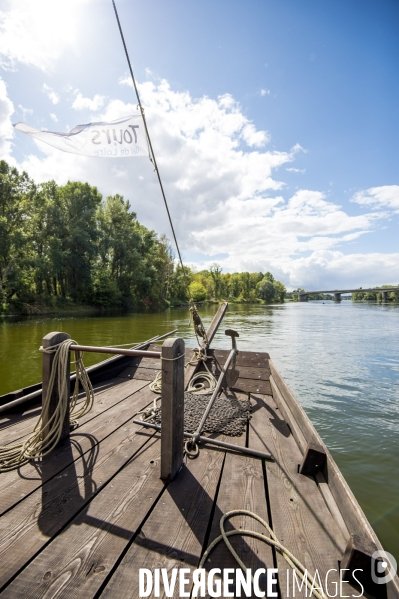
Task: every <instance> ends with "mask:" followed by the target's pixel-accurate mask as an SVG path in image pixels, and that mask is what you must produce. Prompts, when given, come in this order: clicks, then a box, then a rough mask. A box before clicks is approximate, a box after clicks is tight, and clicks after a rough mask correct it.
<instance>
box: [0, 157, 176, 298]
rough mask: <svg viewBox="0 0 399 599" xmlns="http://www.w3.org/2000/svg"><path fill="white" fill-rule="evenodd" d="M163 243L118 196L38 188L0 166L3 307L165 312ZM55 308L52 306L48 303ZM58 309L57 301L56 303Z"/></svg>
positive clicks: (167, 264)
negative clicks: (161, 308)
mask: <svg viewBox="0 0 399 599" xmlns="http://www.w3.org/2000/svg"><path fill="white" fill-rule="evenodd" d="M173 273H174V265H173V256H172V253H171V250H170V245H169V242H168V240H167V239H166V238H160V239H159V238H158V237H157V235H156V234H155V233H154V232H153V231H150V230H148V229H146V227H144V226H143V225H141V224H140V223H139V222H138V221H137V218H136V215H135V213H134V212H131V209H130V204H129V202H128V201H127V200H124V198H123V197H122V196H119V195H115V196H110V197H108V198H107V199H106V200H102V197H101V195H100V194H99V193H98V191H97V189H96V188H95V187H92V186H90V185H89V184H88V183H79V182H71V181H69V182H68V183H67V184H66V185H64V186H61V187H60V186H58V185H57V184H56V183H55V182H54V181H49V182H47V183H44V184H42V185H39V186H37V185H35V184H34V182H33V181H31V180H30V179H29V177H28V175H27V174H26V173H22V174H20V173H19V172H18V171H17V170H16V169H13V168H11V167H10V166H9V165H8V164H7V163H6V162H4V161H0V304H1V305H2V306H3V307H5V308H7V306H10V305H11V306H12V305H13V306H15V307H17V308H19V307H20V306H22V305H24V304H31V303H32V304H33V303H40V304H47V305H54V301H55V300H56V299H57V298H58V299H59V300H60V301H64V302H67V303H68V302H71V301H72V302H74V303H83V304H84V303H87V304H91V305H93V304H94V305H98V306H101V307H112V306H115V307H118V306H119V307H128V306H138V305H141V304H143V305H146V306H149V305H164V304H165V303H166V297H167V295H168V289H169V287H170V284H171V279H172V278H173ZM53 300H54V301H53ZM57 301H58V300H57Z"/></svg>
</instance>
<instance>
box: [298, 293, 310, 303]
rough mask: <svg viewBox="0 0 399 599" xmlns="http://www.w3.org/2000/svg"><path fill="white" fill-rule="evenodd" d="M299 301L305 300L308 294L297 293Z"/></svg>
mask: <svg viewBox="0 0 399 599" xmlns="http://www.w3.org/2000/svg"><path fill="white" fill-rule="evenodd" d="M298 296H299V301H300V302H307V301H308V294H307V293H299V294H298Z"/></svg>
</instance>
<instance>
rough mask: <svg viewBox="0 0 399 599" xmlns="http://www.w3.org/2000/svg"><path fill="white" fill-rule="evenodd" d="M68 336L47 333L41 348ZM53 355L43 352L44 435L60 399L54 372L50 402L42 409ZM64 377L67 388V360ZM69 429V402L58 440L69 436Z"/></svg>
mask: <svg viewBox="0 0 399 599" xmlns="http://www.w3.org/2000/svg"><path fill="white" fill-rule="evenodd" d="M70 338H71V336H70V335H68V333H57V332H54V333H48V334H47V335H45V336H44V337H43V341H42V346H43V349H47V348H49V347H51V346H53V345H58V344H59V343H61V342H62V341H65V340H66V339H70ZM54 355H55V354H54V353H52V354H47V353H45V352H43V361H42V381H43V382H42V406H43V414H42V418H43V435H44V437H45V436H46V434H47V429H48V425H47V423H48V421H49V420H50V418H51V417H52V415H53V414H54V412H55V410H56V408H57V406H58V402H59V401H60V398H59V395H58V374H57V373H56V374H55V379H54V386H53V392H52V394H51V398H50V403H49V405H48V409H44V400H45V398H46V395H47V389H48V386H49V382H50V375H51V370H52V367H53V361H54ZM66 378H67V385H68V389H69V386H70V364H69V361H68V366H67V368H66ZM69 431H70V423H69V403H68V408H67V410H66V412H65V418H64V423H63V426H62V433H61V437H60V441H62V440H63V439H65V438H67V437H68V436H69Z"/></svg>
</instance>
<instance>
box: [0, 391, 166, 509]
mask: <svg viewBox="0 0 399 599" xmlns="http://www.w3.org/2000/svg"><path fill="white" fill-rule="evenodd" d="M141 390H142V389H139V390H138V391H136V392H135V393H139V392H140V391H141ZM132 395H134V393H132ZM129 397H130V396H129V395H128V396H127V397H125V398H124V399H123V400H122V401H125V400H126V399H128V398H129ZM115 405H117V404H115ZM151 405H152V401H150V402H148V404H146V405H145V406H143V408H141V409H145V408H147V407H150V406H151ZM111 407H114V406H111ZM108 409H110V408H108ZM140 411H141V410H140ZM140 411H138V412H135V413H134V414H133V415H132V416H129V418H128V419H127V420H125V421H124V422H122V424H120V425H119V426H117V427H116V428H114V429H113V430H112V431H111V432H110V433H108V435H105V436H104V437H103V438H102V439H101V441H98V442H97V443H95V444H94V445H93V446H92V447H89V448H88V449H87V450H86V451H84V452H83V453H81V454H79V455H78V456H76V458H75V459H74V460H72V461H71V462H69V463H68V464H66V465H65V466H64V468H62V469H61V470H57V472H54V474H53V476H50V478H48V479H46V480H45V482H44V483H42V484H41V485H38V486H37V487H36V488H35V489H32V491H30V492H29V493H27V494H26V495H24V497H21V499H20V500H18V501H16V502H15V503H13V505H12V506H9V507H8V508H7V509H6V510H4V512H2V513H1V514H0V518H1V517H2V516H4V515H5V514H7V513H8V512H9V511H10V510H12V509H14V507H16V506H17V505H19V504H20V503H21V502H22V501H24V500H25V499H26V498H27V497H29V496H30V495H32V493H35V492H36V491H37V490H38V489H40V488H41V487H42V486H43V484H47V483H48V482H50V481H51V480H53V479H54V478H55V477H56V476H60V474H61V473H62V472H63V471H64V470H66V469H67V468H70V467H71V465H72V464H74V463H75V462H77V461H78V460H80V459H81V458H82V457H83V456H84V455H86V454H87V453H88V452H90V451H93V450H94V449H95V448H97V447H99V446H100V444H101V443H103V441H105V440H106V439H108V437H110V436H111V435H113V434H114V433H115V432H116V431H118V430H119V429H120V428H122V427H123V426H126V424H128V423H129V421H130V420H132V419H133V418H134V417H135V416H137V415H138V414H139V413H140ZM105 412H106V410H104V412H101V413H100V414H97V416H101V415H102V414H104V413H105ZM91 420H94V418H92V419H91ZM87 422H90V421H89V420H88V421H87ZM85 424H86V422H85ZM77 430H79V427H77V428H76V429H74V431H77ZM154 434H155V433H154ZM132 457H134V456H132Z"/></svg>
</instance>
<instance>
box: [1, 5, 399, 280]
mask: <svg viewBox="0 0 399 599" xmlns="http://www.w3.org/2000/svg"><path fill="white" fill-rule="evenodd" d="M116 3H117V7H118V10H119V16H120V19H121V22H122V27H123V29H124V33H125V38H126V42H127V45H128V49H129V52H130V57H131V61H132V64H133V68H134V71H135V76H136V79H137V81H138V83H139V88H140V94H141V96H142V100H143V104H144V106H145V109H146V115H147V119H148V125H149V129H150V134H151V138H152V141H153V145H154V149H155V153H156V156H157V160H158V164H159V169H160V172H161V176H162V178H163V181H164V185H165V190H166V194H167V198H168V201H169V203H170V207H171V212H172V216H173V220H174V222H175V226H176V230H177V234H178V239H179V242H180V245H181V249H182V253H183V257H184V259H185V260H186V261H187V263H190V264H193V265H195V266H196V267H197V268H202V267H206V266H209V265H210V264H211V263H212V262H214V261H217V262H218V263H219V264H221V266H222V267H223V269H224V270H225V271H237V270H250V271H255V270H256V271H259V270H262V271H263V272H265V271H267V270H271V271H272V272H273V273H274V274H275V276H276V277H277V278H279V279H280V280H282V281H283V282H284V283H285V284H286V285H287V286H288V287H289V288H295V287H297V286H301V287H305V288H312V287H313V288H314V287H317V288H321V287H325V288H338V287H340V286H343V287H345V286H348V285H349V286H352V285H354V286H363V287H365V286H367V285H379V284H384V283H390V284H399V248H398V241H397V228H398V215H399V141H398V140H399V123H398V120H399V119H398V112H399V110H398V106H399V102H398V97H399V93H398V92H399V83H398V80H399V75H398V74H399V64H398V63H399V41H398V40H399V36H398V35H397V32H398V30H399V3H398V2H397V1H396V0H395V1H394V0H380V1H379V2H375V1H374V0H373V1H369V0H353V1H351V2H347V1H344V0H335V1H328V0H325V1H323V2H320V1H319V0H301V1H300V2H298V1H297V0H284V1H282V0H259V1H257V0H247V1H246V2H243V1H240V2H238V1H233V0H230V1H226V0H218V2H210V1H207V0H201V1H199V0H189V1H187V0H185V1H182V0H169V1H168V2H165V1H161V0H147V1H146V2H144V1H143V0H137V1H133V0H116ZM0 11H1V13H0V27H1V30H0V61H1V64H2V68H1V70H0V132H1V141H0V152H1V156H2V157H3V158H5V159H6V160H8V161H9V162H11V163H13V164H15V165H16V166H17V167H18V168H23V169H25V170H27V171H28V173H29V174H30V175H31V176H32V177H33V178H34V179H35V180H36V181H45V180H49V179H51V178H54V179H56V181H57V182H59V183H60V184H62V183H65V182H66V181H67V180H68V179H78V180H87V181H88V182H89V183H91V184H92V185H96V186H97V187H98V189H99V191H100V192H101V193H102V194H103V195H104V196H105V195H108V194H112V193H122V194H123V195H124V196H125V197H126V198H129V199H130V201H131V204H132V207H133V209H134V210H135V212H137V215H138V218H139V220H140V221H141V222H143V223H144V224H145V225H146V226H148V227H150V228H153V229H155V230H156V231H157V232H158V233H160V234H161V233H166V234H167V235H168V236H170V230H169V225H168V222H167V220H166V216H165V211H164V208H163V204H162V198H161V195H160V192H159V189H158V187H157V181H156V177H155V174H154V172H153V170H152V167H151V164H150V163H149V161H148V160H147V159H146V158H122V159H119V160H118V159H116V160H115V159H107V160H105V159H96V158H84V157H80V156H75V155H71V154H65V153H61V152H59V151H57V150H53V149H52V148H50V147H49V146H45V145H44V144H42V143H40V142H35V141H33V140H32V139H30V138H29V137H26V136H24V135H23V134H21V133H19V132H17V131H15V130H13V129H12V127H11V123H12V122H17V121H24V122H27V123H28V124H30V125H32V126H34V127H37V128H47V129H49V130H53V131H68V130H69V129H70V128H72V127H73V126H75V125H77V124H80V123H85V122H88V121H92V120H100V119H101V120H102V119H104V120H107V119H109V120H111V119H116V118H119V117H121V116H125V115H129V114H135V113H136V100H135V97H134V92H133V89H132V87H131V85H129V83H130V81H129V78H128V70H127V64H126V59H125V56H124V52H123V48H122V45H121V41H120V38H119V33H118V29H117V26H116V22H115V17H114V13H113V8H112V3H111V0H68V1H65V0H57V2H53V1H52V0H36V1H35V2H34V3H32V2H30V1H29V0H13V2H10V1H9V0H0Z"/></svg>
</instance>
